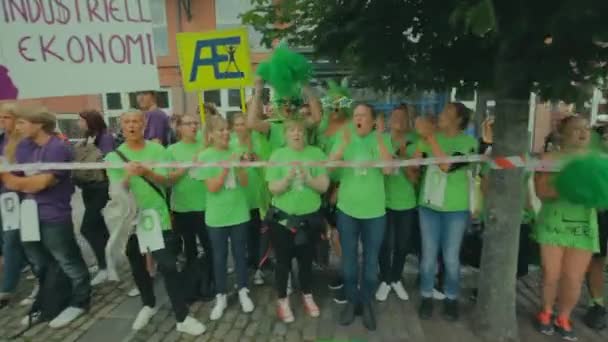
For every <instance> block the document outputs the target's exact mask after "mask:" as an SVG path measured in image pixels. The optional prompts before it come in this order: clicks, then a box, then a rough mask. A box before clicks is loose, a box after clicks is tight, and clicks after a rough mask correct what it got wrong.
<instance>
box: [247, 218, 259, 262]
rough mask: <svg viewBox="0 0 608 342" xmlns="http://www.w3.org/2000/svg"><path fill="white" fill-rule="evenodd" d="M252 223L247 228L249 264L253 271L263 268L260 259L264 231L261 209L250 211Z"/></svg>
mask: <svg viewBox="0 0 608 342" xmlns="http://www.w3.org/2000/svg"><path fill="white" fill-rule="evenodd" d="M249 215H250V216H251V221H250V222H249V227H247V264H248V265H249V267H250V268H252V269H258V268H261V265H260V261H261V260H260V258H261V256H260V255H261V254H262V252H261V251H260V236H261V230H262V219H261V217H260V209H253V210H251V211H249Z"/></svg>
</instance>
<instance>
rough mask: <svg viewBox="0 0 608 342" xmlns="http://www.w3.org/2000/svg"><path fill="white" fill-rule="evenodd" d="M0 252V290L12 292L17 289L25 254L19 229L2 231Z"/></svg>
mask: <svg viewBox="0 0 608 342" xmlns="http://www.w3.org/2000/svg"><path fill="white" fill-rule="evenodd" d="M2 235H3V236H2V240H3V241H2V253H3V254H4V277H3V279H2V288H1V289H0V292H4V293H13V292H15V290H16V289H17V284H18V283H19V278H21V270H22V269H23V267H24V266H25V262H26V260H25V254H24V252H23V245H22V244H21V234H20V233H19V230H11V231H6V232H2Z"/></svg>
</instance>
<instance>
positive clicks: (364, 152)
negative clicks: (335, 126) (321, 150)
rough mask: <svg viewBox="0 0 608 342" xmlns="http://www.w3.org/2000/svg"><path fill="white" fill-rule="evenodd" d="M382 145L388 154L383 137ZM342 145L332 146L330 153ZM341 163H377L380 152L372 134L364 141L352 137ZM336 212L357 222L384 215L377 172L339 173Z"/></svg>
mask: <svg viewBox="0 0 608 342" xmlns="http://www.w3.org/2000/svg"><path fill="white" fill-rule="evenodd" d="M384 144H385V145H386V147H387V148H388V150H389V151H392V150H393V147H392V144H391V141H390V139H389V138H388V137H386V136H384ZM341 145H342V142H341V140H340V142H338V143H336V144H335V145H334V147H333V150H332V153H335V152H336V151H337V150H338V149H339V148H340V147H341ZM343 160H344V161H354V162H364V161H379V160H381V157H380V149H379V146H378V141H377V139H376V132H371V133H370V134H368V135H366V136H365V137H360V136H359V135H357V134H352V135H351V139H350V143H349V144H348V146H347V148H346V150H345V151H344V156H343ZM337 207H338V209H340V210H341V211H342V212H343V213H345V214H347V215H349V216H352V217H354V218H357V219H370V218H376V217H381V216H383V215H384V214H386V195H385V191H384V174H383V172H382V169H381V168H364V167H347V168H343V169H341V170H340V187H339V189H338V203H337Z"/></svg>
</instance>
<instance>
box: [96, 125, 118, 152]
mask: <svg viewBox="0 0 608 342" xmlns="http://www.w3.org/2000/svg"><path fill="white" fill-rule="evenodd" d="M95 146H97V148H98V149H99V150H100V151H101V153H102V154H103V155H104V156H105V155H106V154H108V153H110V152H112V151H114V137H113V136H112V134H110V133H108V132H107V131H105V132H102V133H101V134H100V135H99V136H98V137H97V139H96V140H95Z"/></svg>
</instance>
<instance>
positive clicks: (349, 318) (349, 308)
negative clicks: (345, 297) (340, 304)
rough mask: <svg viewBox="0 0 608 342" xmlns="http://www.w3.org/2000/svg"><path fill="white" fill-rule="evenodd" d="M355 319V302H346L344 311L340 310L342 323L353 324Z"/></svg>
mask: <svg viewBox="0 0 608 342" xmlns="http://www.w3.org/2000/svg"><path fill="white" fill-rule="evenodd" d="M354 321H355V304H354V303H350V302H349V303H346V306H344V309H342V312H340V325H344V326H346V325H351V324H353V322H354Z"/></svg>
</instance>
